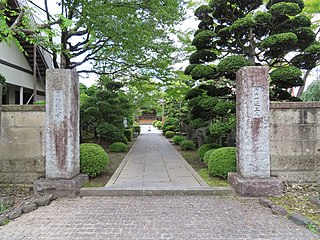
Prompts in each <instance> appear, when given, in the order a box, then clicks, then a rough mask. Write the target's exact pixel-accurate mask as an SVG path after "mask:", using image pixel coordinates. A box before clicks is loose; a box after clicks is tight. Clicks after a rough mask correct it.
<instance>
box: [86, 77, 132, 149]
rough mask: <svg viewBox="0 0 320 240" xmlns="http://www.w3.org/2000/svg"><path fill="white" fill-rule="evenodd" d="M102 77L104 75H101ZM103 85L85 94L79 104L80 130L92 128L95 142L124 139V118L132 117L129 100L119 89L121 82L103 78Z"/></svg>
mask: <svg viewBox="0 0 320 240" xmlns="http://www.w3.org/2000/svg"><path fill="white" fill-rule="evenodd" d="M102 78H104V77H102ZM101 82H103V85H100V86H99V87H96V88H95V89H96V91H95V92H94V93H91V95H90V96H87V97H86V98H85V99H84V101H83V102H82V103H81V106H80V125H81V129H82V130H92V131H93V133H94V138H95V140H96V141H97V142H99V141H100V140H101V139H103V140H105V141H106V142H108V143H112V142H115V141H122V140H123V139H124V134H123V131H124V125H123V121H124V118H127V119H132V117H133V116H132V114H133V113H132V111H131V106H132V105H131V102H130V99H128V97H127V95H126V94H125V92H124V91H123V90H122V89H121V88H122V84H119V83H116V82H113V81H110V80H108V79H105V80H104V81H100V83H101Z"/></svg>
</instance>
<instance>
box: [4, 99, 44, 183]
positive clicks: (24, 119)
mask: <svg viewBox="0 0 320 240" xmlns="http://www.w3.org/2000/svg"><path fill="white" fill-rule="evenodd" d="M0 114H1V122H0V124H1V127H0V183H33V182H34V181H35V180H36V179H38V178H39V177H41V176H45V114H46V112H45V106H33V105H30V106H25V105H24V106H19V105H3V106H2V111H1V113H0Z"/></svg>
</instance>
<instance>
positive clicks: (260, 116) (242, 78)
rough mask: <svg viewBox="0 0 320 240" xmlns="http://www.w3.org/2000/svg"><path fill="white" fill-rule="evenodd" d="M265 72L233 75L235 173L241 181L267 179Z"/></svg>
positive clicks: (243, 70)
mask: <svg viewBox="0 0 320 240" xmlns="http://www.w3.org/2000/svg"><path fill="white" fill-rule="evenodd" d="M268 71H269V69H268V68H267V67H243V68H241V69H240V70H239V71H238V72H237V172H238V173H239V174H240V175H241V176H242V177H244V178H268V177H270V151H269V81H268Z"/></svg>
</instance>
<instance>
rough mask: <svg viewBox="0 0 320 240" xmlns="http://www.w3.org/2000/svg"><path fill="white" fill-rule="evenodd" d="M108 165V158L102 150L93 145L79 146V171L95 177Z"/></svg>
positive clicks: (98, 146) (84, 144)
mask: <svg viewBox="0 0 320 240" xmlns="http://www.w3.org/2000/svg"><path fill="white" fill-rule="evenodd" d="M108 163H109V157H108V155H107V153H106V152H105V151H104V150H103V148H102V147H101V146H100V145H98V144H94V143H83V144H80V171H81V172H82V173H85V174H88V175H89V176H90V177H95V176H97V175H98V174H100V173H102V172H103V171H104V170H105V169H106V167H107V166H108Z"/></svg>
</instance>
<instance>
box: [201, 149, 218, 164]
mask: <svg viewBox="0 0 320 240" xmlns="http://www.w3.org/2000/svg"><path fill="white" fill-rule="evenodd" d="M215 150H217V149H216V148H212V149H210V150H208V151H207V152H206V153H205V154H204V156H203V162H204V163H205V164H206V165H208V162H209V158H210V155H211V154H212V153H213V152H214V151H215Z"/></svg>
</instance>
